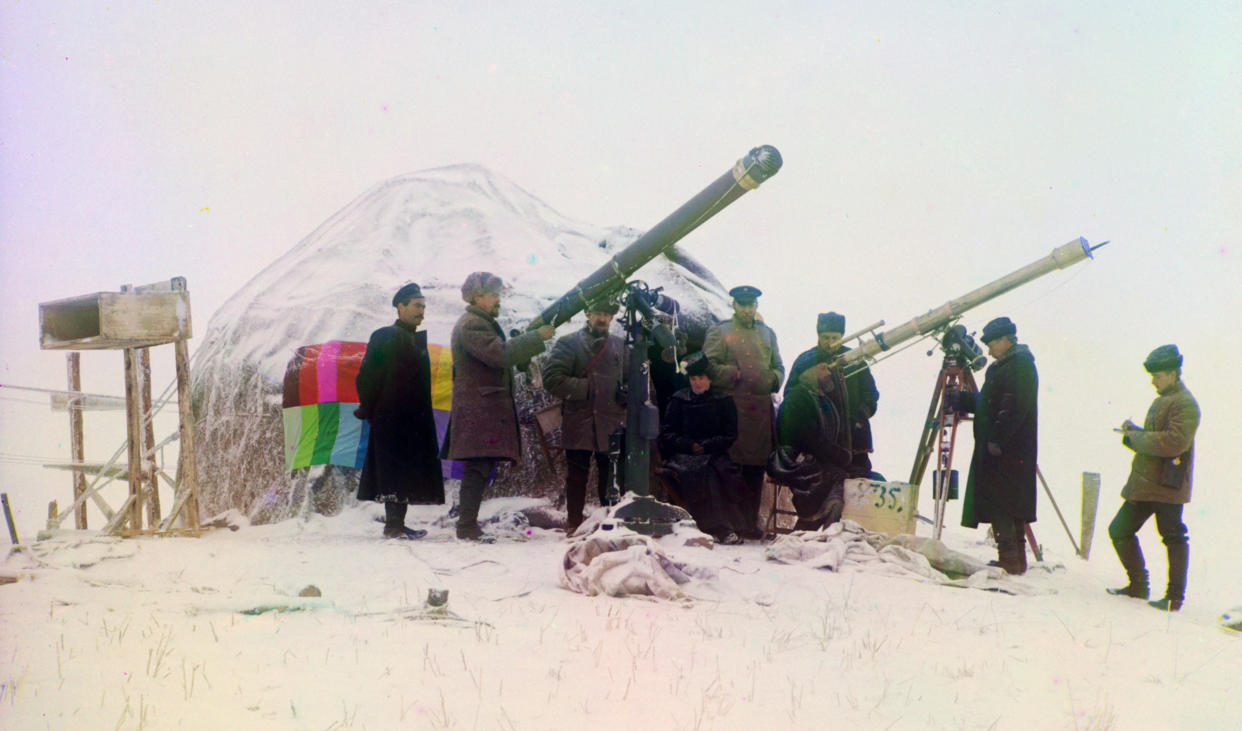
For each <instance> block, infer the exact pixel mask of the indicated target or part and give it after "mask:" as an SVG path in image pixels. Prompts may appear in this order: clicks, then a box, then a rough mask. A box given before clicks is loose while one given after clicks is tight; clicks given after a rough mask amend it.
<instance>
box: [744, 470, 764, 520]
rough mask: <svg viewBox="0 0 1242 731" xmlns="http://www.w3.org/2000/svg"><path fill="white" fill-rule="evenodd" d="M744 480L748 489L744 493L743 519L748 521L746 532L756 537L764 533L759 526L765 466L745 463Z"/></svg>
mask: <svg viewBox="0 0 1242 731" xmlns="http://www.w3.org/2000/svg"><path fill="white" fill-rule="evenodd" d="M740 466H741V468H742V482H743V483H745V485H746V489H745V491H744V492H743V493H742V499H741V507H742V519H743V520H744V521H745V522H746V533H747V534H748V536H749V537H755V536H756V535H760V534H762V533H763V529H762V528H760V527H759V502H760V501H761V500H762V499H763V478H764V466H763V465H761V464H744V465H740Z"/></svg>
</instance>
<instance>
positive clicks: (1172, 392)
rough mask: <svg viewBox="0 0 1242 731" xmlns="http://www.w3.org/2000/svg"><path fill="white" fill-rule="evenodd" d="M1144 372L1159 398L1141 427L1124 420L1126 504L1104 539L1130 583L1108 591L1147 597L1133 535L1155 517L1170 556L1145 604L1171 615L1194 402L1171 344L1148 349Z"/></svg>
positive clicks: (1181, 566)
mask: <svg viewBox="0 0 1242 731" xmlns="http://www.w3.org/2000/svg"><path fill="white" fill-rule="evenodd" d="M1143 368H1144V369H1146V370H1147V372H1148V373H1150V374H1151V385H1153V386H1155V388H1156V393H1157V394H1158V395H1157V396H1156V400H1155V401H1153V402H1152V404H1151V408H1149V409H1148V410H1147V418H1146V419H1144V420H1143V427H1142V428H1141V429H1140V428H1139V427H1138V426H1136V425H1135V424H1134V423H1133V422H1131V421H1130V420H1129V419H1126V420H1125V421H1124V422H1123V423H1122V425H1121V433H1122V435H1123V436H1122V437H1121V443H1122V444H1124V445H1125V446H1126V447H1129V448H1130V449H1131V450H1133V452H1134V462H1133V463H1132V464H1131V466H1130V479H1129V480H1126V486H1125V487H1124V488H1122V490H1121V497H1122V498H1124V499H1125V502H1123V503H1122V504H1121V509H1120V510H1118V511H1117V515H1116V517H1114V518H1113V522H1112V523H1110V524H1109V526H1108V537H1109V538H1111V539H1112V540H1113V548H1115V549H1117V558H1119V559H1121V565H1122V566H1124V567H1125V570H1126V575H1127V576H1128V577H1129V579H1130V583H1129V584H1127V585H1125V586H1123V587H1121V588H1119V589H1109V590H1108V593H1109V594H1114V595H1116V596H1128V597H1136V598H1138V599H1146V598H1147V595H1148V587H1147V568H1146V564H1144V562H1143V551H1142V549H1141V548H1139V542H1138V538H1137V536H1136V535H1135V534H1136V533H1138V531H1139V529H1140V528H1142V527H1143V524H1144V523H1146V522H1147V519H1148V518H1150V517H1151V516H1153V515H1154V516H1156V530H1157V531H1159V532H1160V540H1161V541H1163V542H1164V546H1165V550H1166V551H1167V552H1168V555H1169V583H1168V588H1167V589H1166V591H1165V594H1164V598H1163V599H1157V600H1155V601H1151V602H1148V604H1150V605H1151V606H1153V607H1155V608H1156V609H1162V610H1164V611H1167V612H1176V611H1177V610H1179V609H1181V608H1182V601H1184V600H1185V598H1186V570H1187V567H1188V566H1189V564H1190V545H1189V543H1188V541H1187V537H1186V525H1185V524H1184V523H1183V522H1182V506H1183V505H1185V504H1186V503H1188V502H1190V484H1191V477H1192V473H1193V472H1194V461H1195V431H1196V430H1197V429H1198V428H1199V404H1198V403H1197V402H1196V401H1195V397H1194V396H1193V395H1191V393H1190V391H1189V390H1187V388H1186V386H1185V385H1183V384H1182V354H1181V353H1179V352H1178V351H1177V346H1176V345H1161V346H1160V347H1159V348H1156V349H1155V350H1153V351H1151V354H1150V355H1148V356H1147V360H1145V361H1143Z"/></svg>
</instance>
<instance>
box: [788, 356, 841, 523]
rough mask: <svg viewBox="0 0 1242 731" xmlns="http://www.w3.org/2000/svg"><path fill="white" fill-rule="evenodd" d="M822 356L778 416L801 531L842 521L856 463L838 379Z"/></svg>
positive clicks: (802, 376)
mask: <svg viewBox="0 0 1242 731" xmlns="http://www.w3.org/2000/svg"><path fill="white" fill-rule="evenodd" d="M819 357H820V360H819V362H818V363H815V364H814V365H812V366H811V367H809V368H806V369H804V370H803V371H802V373H801V374H800V375H799V376H798V379H797V381H795V382H794V384H793V387H792V388H790V389H788V391H787V392H786V396H785V400H784V401H783V402H781V409H780V414H779V415H778V417H777V441H778V442H779V444H780V451H779V458H780V459H781V460H782V461H783V462H784V464H783V467H785V468H787V469H788V471H789V472H790V475H789V478H788V479H786V480H785V482H786V484H788V485H789V488H790V491H791V492H792V493H793V496H792V497H793V505H794V510H795V511H796V512H797V513H798V522H797V524H796V528H797V529H798V530H818V529H820V528H822V527H824V526H828V525H831V524H833V523H835V522H837V521H838V520H840V519H841V511H842V510H843V509H844V507H845V495H844V492H845V490H844V483H845V478H846V477H848V476H849V469H850V465H851V462H852V459H853V455H852V454H851V453H850V450H849V447H848V444H849V428H848V424H847V423H846V420H845V419H843V418H842V412H841V411H840V407H839V405H838V401H837V399H835V398H834V397H833V394H834V392H835V391H836V389H837V388H838V379H839V375H838V374H836V373H834V372H833V370H832V368H830V367H829V366H828V362H827V361H828V359H829V356H828V355H827V354H823V353H821V354H820V356H819Z"/></svg>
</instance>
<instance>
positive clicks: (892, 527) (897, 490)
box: [841, 479, 917, 536]
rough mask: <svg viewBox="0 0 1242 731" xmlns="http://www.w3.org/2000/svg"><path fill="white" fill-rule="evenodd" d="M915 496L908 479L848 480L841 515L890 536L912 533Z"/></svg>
mask: <svg viewBox="0 0 1242 731" xmlns="http://www.w3.org/2000/svg"><path fill="white" fill-rule="evenodd" d="M916 495H917V493H916V492H915V489H914V486H913V485H911V484H910V483H908V482H879V481H877V480H864V479H849V480H846V481H845V509H844V510H843V511H842V513H841V517H842V518H848V519H849V520H852V521H854V522H855V523H858V524H859V525H861V526H862V527H864V528H866V529H867V530H869V531H875V532H877V533H887V534H888V535H890V536H896V535H899V534H902V533H909V534H911V535H913V534H914V521H915V519H916V516H917V511H916V510H915V508H914V500H915V499H916Z"/></svg>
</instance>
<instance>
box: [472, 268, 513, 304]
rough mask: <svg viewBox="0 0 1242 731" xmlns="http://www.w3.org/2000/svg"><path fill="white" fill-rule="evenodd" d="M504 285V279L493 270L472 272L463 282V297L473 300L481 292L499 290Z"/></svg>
mask: <svg viewBox="0 0 1242 731" xmlns="http://www.w3.org/2000/svg"><path fill="white" fill-rule="evenodd" d="M504 286H505V283H504V280H502V279H501V278H500V277H498V276H496V275H495V274H492V273H491V272H471V273H470V275H469V276H467V277H466V281H465V282H462V285H461V298H462V299H463V300H465V301H466V302H471V301H473V300H474V298H475V297H478V296H479V295H481V294H487V293H489V292H499V291H500V290H501V288H503V287H504Z"/></svg>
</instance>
